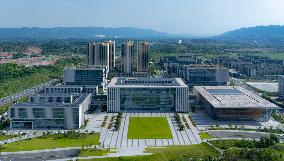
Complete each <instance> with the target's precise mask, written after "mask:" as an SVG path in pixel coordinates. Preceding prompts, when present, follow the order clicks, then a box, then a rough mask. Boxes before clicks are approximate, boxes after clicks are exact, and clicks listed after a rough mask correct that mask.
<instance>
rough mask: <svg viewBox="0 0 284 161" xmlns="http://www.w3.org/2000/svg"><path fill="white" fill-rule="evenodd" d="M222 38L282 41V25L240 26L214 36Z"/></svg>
mask: <svg viewBox="0 0 284 161" xmlns="http://www.w3.org/2000/svg"><path fill="white" fill-rule="evenodd" d="M214 38H216V39H223V40H240V41H270V42H284V26H279V25H272V26H256V27H248V28H241V29H237V30H233V31H229V32H226V33H224V34H222V35H219V36H216V37H214Z"/></svg>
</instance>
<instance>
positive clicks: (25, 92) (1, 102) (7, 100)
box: [0, 79, 59, 116]
mask: <svg viewBox="0 0 284 161" xmlns="http://www.w3.org/2000/svg"><path fill="white" fill-rule="evenodd" d="M57 82H59V80H58V79H53V80H51V81H49V82H46V83H43V84H40V85H37V86H34V87H32V88H29V89H26V90H23V91H21V92H18V93H16V94H13V95H10V96H6V97H4V98H1V99H0V106H2V105H5V104H7V103H10V102H13V101H16V100H18V99H20V98H22V97H24V96H29V95H32V94H34V93H37V92H40V91H41V90H43V89H44V87H47V86H50V85H53V84H55V83H57ZM3 115H4V116H5V115H7V114H6V113H5V114H3Z"/></svg>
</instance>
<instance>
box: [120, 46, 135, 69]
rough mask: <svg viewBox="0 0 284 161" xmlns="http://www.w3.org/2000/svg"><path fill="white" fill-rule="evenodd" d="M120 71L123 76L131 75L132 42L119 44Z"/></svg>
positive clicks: (132, 59)
mask: <svg viewBox="0 0 284 161" xmlns="http://www.w3.org/2000/svg"><path fill="white" fill-rule="evenodd" d="M121 58H122V60H121V68H122V69H121V71H122V72H123V73H125V74H131V73H132V72H133V61H134V58H133V42H131V41H128V42H127V43H123V44H121Z"/></svg>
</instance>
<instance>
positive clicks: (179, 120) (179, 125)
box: [175, 113, 185, 131]
mask: <svg viewBox="0 0 284 161" xmlns="http://www.w3.org/2000/svg"><path fill="white" fill-rule="evenodd" d="M175 120H176V122H177V124H178V128H179V130H180V131H183V130H184V129H185V127H184V125H183V124H182V122H181V118H180V116H179V114H178V113H175Z"/></svg>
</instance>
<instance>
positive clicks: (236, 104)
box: [193, 86, 279, 121]
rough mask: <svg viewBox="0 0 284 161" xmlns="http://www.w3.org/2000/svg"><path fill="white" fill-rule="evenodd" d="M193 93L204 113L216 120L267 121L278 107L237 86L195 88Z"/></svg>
mask: <svg viewBox="0 0 284 161" xmlns="http://www.w3.org/2000/svg"><path fill="white" fill-rule="evenodd" d="M193 92H194V94H195V95H196V96H197V100H198V102H199V103H200V104H202V107H203V108H204V109H205V110H206V112H207V113H208V114H209V115H210V116H211V117H212V118H213V119H217V120H256V121H268V120H269V118H270V115H271V112H272V110H274V109H278V108H279V107H278V106H276V105H275V104H273V103H271V102H269V101H267V100H265V99H263V98H261V97H260V96H258V95H256V94H254V93H253V92H251V91H249V90H247V89H244V88H242V87H239V86H195V87H193Z"/></svg>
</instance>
